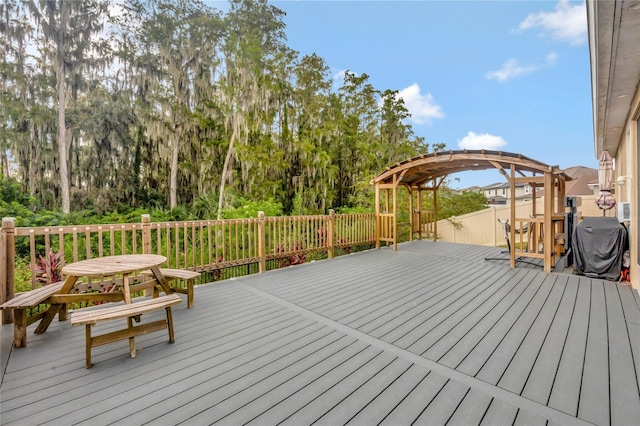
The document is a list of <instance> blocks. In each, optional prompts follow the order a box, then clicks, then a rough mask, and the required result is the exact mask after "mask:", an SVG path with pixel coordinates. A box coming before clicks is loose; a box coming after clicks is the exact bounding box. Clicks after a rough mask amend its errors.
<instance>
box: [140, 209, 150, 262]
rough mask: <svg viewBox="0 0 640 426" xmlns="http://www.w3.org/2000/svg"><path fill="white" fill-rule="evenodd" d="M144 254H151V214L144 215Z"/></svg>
mask: <svg viewBox="0 0 640 426" xmlns="http://www.w3.org/2000/svg"><path fill="white" fill-rule="evenodd" d="M142 254H151V215H149V214H143V215H142Z"/></svg>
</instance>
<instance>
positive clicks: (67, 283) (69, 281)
mask: <svg viewBox="0 0 640 426" xmlns="http://www.w3.org/2000/svg"><path fill="white" fill-rule="evenodd" d="M76 281H78V277H74V276H71V275H70V276H68V277H67V278H66V279H65V280H64V284H63V285H62V288H61V289H60V293H58V294H68V293H69V292H70V291H71V289H72V288H73V286H74V284H75V283H76ZM63 306H64V313H63V314H62V317H61V319H60V320H61V321H62V318H64V319H66V318H67V307H66V305H60V304H56V305H51V306H50V307H49V309H47V312H45V315H44V317H43V318H42V320H41V321H40V324H38V327H36V331H35V332H34V333H35V334H42V333H44V332H45V331H47V328H49V325H51V321H53V318H54V317H55V316H56V314H57V313H58V312H59V311H60V309H61V308H62V307H63Z"/></svg>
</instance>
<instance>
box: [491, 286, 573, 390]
mask: <svg viewBox="0 0 640 426" xmlns="http://www.w3.org/2000/svg"><path fill="white" fill-rule="evenodd" d="M556 278H557V279H556V281H555V282H554V283H553V287H552V288H551V293H550V294H549V297H548V298H547V300H546V301H545V303H544V305H543V306H542V309H540V311H539V313H538V315H537V317H536V319H535V320H534V321H532V322H531V326H530V327H529V329H528V330H527V332H526V335H525V336H524V338H523V339H522V340H521V343H520V345H519V347H518V348H517V350H516V351H515V352H513V351H511V352H509V353H505V352H506V350H505V348H504V347H498V349H497V351H496V352H501V353H502V356H503V357H506V356H509V354H512V355H510V356H511V359H510V360H509V361H508V367H507V368H506V370H503V371H504V373H503V374H502V376H501V378H500V380H499V382H498V386H500V387H501V388H503V389H507V390H509V391H511V392H514V393H517V394H518V395H520V394H521V393H522V389H523V388H524V385H525V383H526V381H527V378H528V377H529V374H530V373H531V370H532V369H533V365H534V363H535V361H536V359H537V357H538V355H539V353H540V350H541V349H542V347H543V343H544V341H545V339H546V337H547V335H548V333H549V329H550V327H551V324H552V322H553V320H554V318H555V316H556V314H557V312H558V308H559V306H560V301H561V299H562V296H563V294H564V291H565V289H566V277H563V278H560V277H556ZM525 321H526V320H525ZM515 344H517V341H513V346H515ZM493 359H495V357H493V358H492V360H493ZM492 360H490V362H491V361H492ZM485 367H487V366H486V365H485Z"/></svg>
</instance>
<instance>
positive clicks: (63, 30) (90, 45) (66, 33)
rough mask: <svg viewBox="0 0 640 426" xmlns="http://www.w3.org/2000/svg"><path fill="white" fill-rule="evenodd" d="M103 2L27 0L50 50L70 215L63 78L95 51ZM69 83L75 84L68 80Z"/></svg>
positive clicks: (64, 209) (73, 73)
mask: <svg viewBox="0 0 640 426" xmlns="http://www.w3.org/2000/svg"><path fill="white" fill-rule="evenodd" d="M107 5H108V2H107V1H98V0H83V1H73V0H48V1H44V0H39V1H38V3H36V2H35V1H34V0H29V2H28V6H29V10H30V12H31V14H32V16H33V18H34V19H35V22H36V24H37V25H38V26H39V29H40V31H41V33H42V35H43V37H44V40H45V41H46V42H49V43H50V44H51V47H52V51H53V52H54V54H53V65H54V70H55V76H56V92H57V105H58V137H57V146H58V166H59V170H60V172H59V177H60V197H61V204H62V212H63V213H69V212H70V188H71V184H70V173H69V155H68V154H69V148H70V145H69V137H68V134H67V123H66V107H67V77H68V73H71V76H72V77H74V76H76V73H78V72H79V71H81V70H82V68H83V67H86V66H88V65H89V63H90V62H91V60H90V58H88V57H87V54H89V53H90V52H92V51H94V50H96V49H97V48H98V43H97V42H96V41H94V40H93V39H92V37H93V36H94V35H96V34H99V33H100V32H101V31H102V19H103V17H104V15H105V13H106V10H107ZM72 81H77V80H76V79H75V78H72Z"/></svg>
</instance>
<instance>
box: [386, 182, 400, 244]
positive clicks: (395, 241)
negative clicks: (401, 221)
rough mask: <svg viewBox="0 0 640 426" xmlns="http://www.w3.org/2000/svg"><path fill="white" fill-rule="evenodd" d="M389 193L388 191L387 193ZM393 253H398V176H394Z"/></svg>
mask: <svg viewBox="0 0 640 426" xmlns="http://www.w3.org/2000/svg"><path fill="white" fill-rule="evenodd" d="M387 193H388V191H387ZM392 220H393V226H392V229H393V251H398V175H397V174H395V175H393V219H392Z"/></svg>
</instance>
